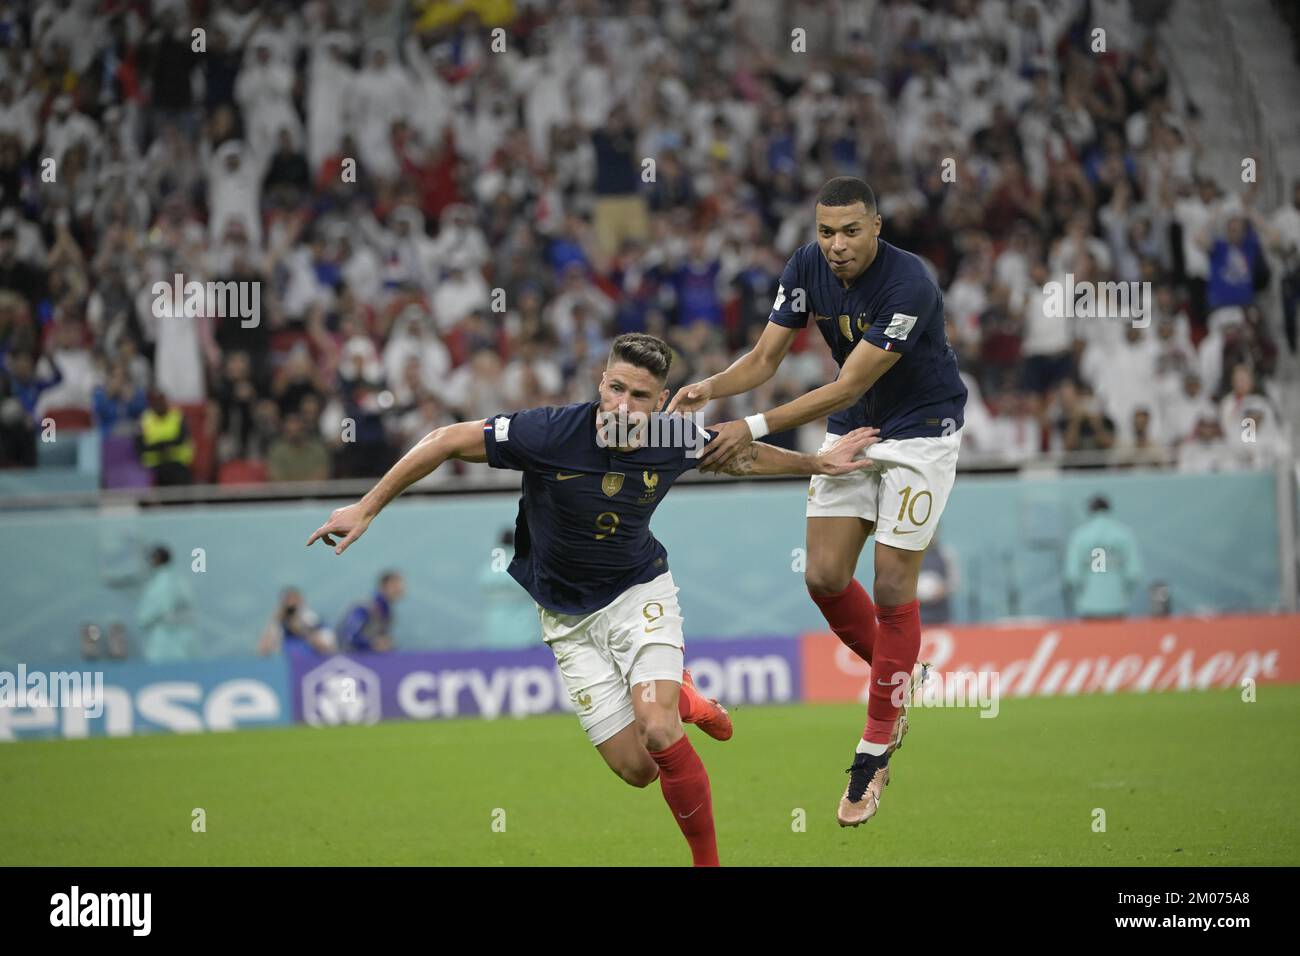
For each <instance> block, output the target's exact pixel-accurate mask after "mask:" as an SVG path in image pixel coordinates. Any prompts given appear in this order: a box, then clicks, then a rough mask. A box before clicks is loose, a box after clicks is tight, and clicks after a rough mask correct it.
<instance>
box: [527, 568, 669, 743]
mask: <svg viewBox="0 0 1300 956" xmlns="http://www.w3.org/2000/svg"><path fill="white" fill-rule="evenodd" d="M537 615H538V618H539V619H540V621H541V625H542V640H543V641H545V642H546V643H547V644H549V645H550V647H551V650H552V651H553V652H554V653H555V662H556V664H557V665H558V666H559V669H560V676H561V678H562V679H563V680H564V688H565V691H566V692H567V693H568V695H569V699H570V700H571V701H572V702H573V708H574V710H575V711H576V712H577V714H578V720H579V721H580V722H581V723H582V729H583V730H585V731H586V732H587V736H588V738H590V740H591V742H592V744H593V745H599V744H602V743H604V742H605V741H606V740H608V739H609V738H610V737H613V736H614V735H615V734H616V733H618V732H619V731H620V730H622V729H623V728H624V727H626V726H627V725H628V724H630V723H632V721H633V720H635V719H636V715H635V713H634V711H633V709H632V688H633V687H634V686H636V685H637V684H641V683H644V682H646V681H654V680H670V681H673V682H675V683H678V684H680V683H681V682H682V662H683V651H684V648H685V642H684V640H683V637H682V613H681V609H680V608H679V607H678V605H677V585H676V584H674V583H673V576H672V573H671V572H669V571H665V572H664V573H663V574H661V575H659V577H657V578H655V579H654V580H653V581H647V582H646V583H644V584H638V585H635V586H634V587H630V588H628V589H627V590H626V591H624V592H623V593H622V594H620V595H619V596H618V597H617V598H615V599H614V600H613V601H611V602H610V603H609V604H607V605H605V606H604V607H603V608H601V609H600V610H599V611H594V612H592V613H591V614H587V615H578V614H557V613H555V612H554V611H548V610H547V609H546V608H544V607H542V606H541V605H538V607H537Z"/></svg>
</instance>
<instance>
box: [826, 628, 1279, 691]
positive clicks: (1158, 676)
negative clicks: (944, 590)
mask: <svg viewBox="0 0 1300 956" xmlns="http://www.w3.org/2000/svg"><path fill="white" fill-rule="evenodd" d="M800 655H801V662H802V670H803V691H804V699H805V700H828V701H830V700H837V701H856V700H865V699H866V697H865V694H866V690H867V683H868V681H869V680H870V669H869V668H868V666H867V664H866V663H865V662H864V661H862V660H861V659H859V658H858V657H857V656H856V655H855V654H854V653H853V652H852V651H850V650H849V649H848V648H846V647H845V646H844V645H843V644H841V643H840V641H839V639H838V638H837V637H835V635H834V634H829V633H810V634H805V635H803V637H802V638H801V640H800ZM920 659H921V660H923V661H929V662H930V663H931V664H932V665H933V667H934V669H935V670H937V671H939V672H940V673H944V674H949V673H955V672H967V671H977V672H978V671H983V672H989V671H996V672H997V673H998V683H999V687H1000V692H1001V694H1002V695H1003V696H1007V697H1023V696H1026V695H1030V694H1033V695H1053V694H1080V693H1085V694H1086V693H1097V692H1101V693H1113V692H1115V691H1133V692H1137V693H1146V692H1148V691H1161V690H1204V689H1207V688H1211V687H1236V686H1239V685H1240V684H1241V682H1242V680H1243V679H1244V678H1253V679H1254V680H1255V681H1256V682H1257V683H1300V615H1296V614H1280V615H1271V614H1242V615H1231V616H1226V617H1215V618H1199V617H1182V618H1146V619H1135V620H1125V621H1094V622H1079V621H1049V622H1045V623H1043V624H1034V625H1014V626H1008V627H977V626H953V627H934V628H927V629H926V630H924V631H923V632H922V635H921V655H920Z"/></svg>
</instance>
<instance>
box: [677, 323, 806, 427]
mask: <svg viewBox="0 0 1300 956" xmlns="http://www.w3.org/2000/svg"><path fill="white" fill-rule="evenodd" d="M798 334H799V330H798V329H790V328H786V327H785V326H784V325H778V324H777V323H775V322H769V323H767V328H765V329H763V334H762V335H760V336H759V337H758V341H757V342H756V343H754V347H753V348H752V349H750V350H749V351H748V352H746V353H745V354H744V355H742V356H741V357H740V358H738V359H736V361H734V362H732V363H731V365H730V366H729V367H728V368H727V369H725V370H724V371H721V372H719V373H718V374H717V375H712V376H710V377H709V378H706V379H705V380H704V381H702V382H696V383H695V384H693V385H683V386H682V387H681V388H679V389H678V390H677V394H676V395H674V396H673V400H672V401H671V402H670V403H669V404H668V412H669V414H671V413H672V412H698V411H699V410H700V409H701V408H703V407H704V406H705V405H707V404H708V403H709V402H710V401H711V400H712V399H715V398H726V397H727V396H728V395H739V394H741V393H742V392H748V391H749V390H750V389H753V388H758V386H760V385H762V384H763V383H764V382H766V381H767V380H768V379H770V378H771V377H772V376H773V375H775V374H776V370H777V369H778V368H780V367H781V362H782V360H784V359H785V356H786V353H787V352H789V351H790V345H791V343H792V342H794V337H795V336H796V335H798Z"/></svg>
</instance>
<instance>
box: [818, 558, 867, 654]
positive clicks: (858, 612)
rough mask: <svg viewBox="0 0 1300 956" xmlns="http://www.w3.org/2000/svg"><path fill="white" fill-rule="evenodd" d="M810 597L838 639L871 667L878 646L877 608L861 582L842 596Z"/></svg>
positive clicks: (855, 580)
mask: <svg viewBox="0 0 1300 956" xmlns="http://www.w3.org/2000/svg"><path fill="white" fill-rule="evenodd" d="M808 594H809V596H810V597H811V598H812V599H813V601H815V602H816V603H817V606H818V607H819V608H821V612H822V617H824V618H826V623H827V624H829V625H830V626H831V630H832V631H834V632H835V636H836V637H838V638H839V639H840V640H841V641H843V642H844V644H845V646H847V647H848V648H849V650H851V651H852V652H853V653H854V654H857V655H858V657H860V658H862V659H863V660H864V661H866V662H867V663H868V664H870V663H871V651H872V648H874V647H875V644H876V606H875V605H874V604H872V603H871V595H870V594H868V593H867V589H866V588H864V587H863V586H862V585H861V584H859V583H858V579H857V578H853V579H852V580H850V581H849V586H848V587H846V588H845V589H844V590H843V591H841V592H840V593H839V594H813V593H812V592H811V591H809V592H808Z"/></svg>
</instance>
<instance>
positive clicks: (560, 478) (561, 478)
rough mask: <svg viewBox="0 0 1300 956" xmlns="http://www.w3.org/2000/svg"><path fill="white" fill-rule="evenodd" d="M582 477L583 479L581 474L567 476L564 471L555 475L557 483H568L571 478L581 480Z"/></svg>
mask: <svg viewBox="0 0 1300 956" xmlns="http://www.w3.org/2000/svg"><path fill="white" fill-rule="evenodd" d="M581 477H582V474H581V472H579V473H576V474H572V475H566V474H565V473H564V472H562V471H557V472H556V473H555V480H556V481H568V480H569V479H570V478H581Z"/></svg>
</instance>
